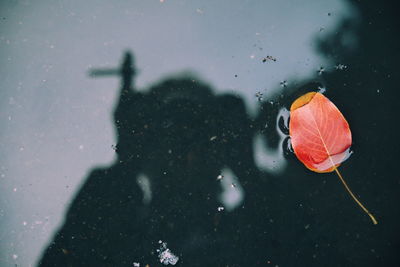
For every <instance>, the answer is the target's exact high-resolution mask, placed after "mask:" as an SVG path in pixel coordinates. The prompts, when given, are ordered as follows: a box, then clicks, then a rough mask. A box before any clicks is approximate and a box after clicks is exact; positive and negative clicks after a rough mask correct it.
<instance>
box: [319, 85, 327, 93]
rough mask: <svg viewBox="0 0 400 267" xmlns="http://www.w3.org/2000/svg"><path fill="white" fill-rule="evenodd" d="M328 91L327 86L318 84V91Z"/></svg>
mask: <svg viewBox="0 0 400 267" xmlns="http://www.w3.org/2000/svg"><path fill="white" fill-rule="evenodd" d="M325 92H326V87H325V86H318V93H321V94H323V93H325Z"/></svg>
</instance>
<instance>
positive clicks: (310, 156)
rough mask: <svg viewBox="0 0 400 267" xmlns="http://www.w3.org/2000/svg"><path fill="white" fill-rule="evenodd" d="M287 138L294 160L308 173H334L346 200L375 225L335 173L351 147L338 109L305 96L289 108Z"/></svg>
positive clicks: (323, 100)
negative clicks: (350, 200) (356, 206)
mask: <svg viewBox="0 0 400 267" xmlns="http://www.w3.org/2000/svg"><path fill="white" fill-rule="evenodd" d="M289 134H290V138H291V142H292V147H293V150H294V153H295V154H296V156H297V158H298V159H299V160H300V161H301V162H302V163H303V164H304V165H305V166H306V167H307V168H308V169H310V170H312V171H315V172H332V171H335V172H336V173H337V175H338V176H339V178H340V180H341V181H342V183H343V185H344V187H345V188H346V190H347V191H348V192H349V194H350V196H351V197H352V198H353V199H354V201H355V202H356V203H357V204H358V205H359V206H360V207H361V208H362V209H363V210H364V211H365V212H366V213H367V214H368V216H369V217H370V218H371V220H372V222H373V223H374V224H377V223H378V222H377V221H376V219H375V217H374V216H373V215H372V214H371V213H370V212H369V211H368V210H367V209H366V208H365V207H364V206H363V205H362V204H361V202H360V201H359V200H358V199H357V198H356V196H355V195H354V194H353V192H352V191H351V190H350V188H349V187H348V185H347V183H346V182H345V181H344V179H343V177H342V175H341V174H340V172H339V170H338V169H337V167H338V166H339V165H340V164H341V163H342V162H343V161H345V160H346V159H347V158H348V156H349V155H350V154H349V149H350V146H351V131H350V127H349V124H348V123H347V121H346V119H345V118H344V117H343V115H342V113H341V112H340V111H339V109H338V108H337V107H336V106H335V105H334V104H333V103H332V102H331V101H330V100H329V99H328V98H326V97H325V96H323V95H322V94H320V93H316V92H309V93H307V94H305V95H303V96H301V97H299V98H297V99H296V100H295V101H294V102H293V104H292V106H291V107H290V123H289Z"/></svg>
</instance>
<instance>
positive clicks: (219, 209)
mask: <svg viewBox="0 0 400 267" xmlns="http://www.w3.org/2000/svg"><path fill="white" fill-rule="evenodd" d="M224 209H225V208H224V207H218V208H217V210H218V211H223V210H224Z"/></svg>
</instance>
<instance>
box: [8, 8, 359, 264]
mask: <svg viewBox="0 0 400 267" xmlns="http://www.w3.org/2000/svg"><path fill="white" fill-rule="evenodd" d="M352 12H353V10H352V9H351V7H350V6H349V5H348V4H347V3H345V2H344V1H341V0H337V1H319V0H308V1H296V0H290V1H281V0H274V1H239V0H237V1H228V0H225V1H212V0H207V1H183V0H165V1H160V0H157V1H156V0H149V1H134V0H130V1H93V0H90V1H49V0H46V1H40V3H38V2H36V1H17V0H13V1H11V0H8V1H2V2H1V4H0V59H1V62H2V67H1V69H0V77H1V79H0V123H1V130H0V141H1V142H0V153H1V157H0V175H1V176H0V227H1V232H0V244H1V245H0V246H1V247H0V266H14V264H18V266H29V264H33V263H35V261H36V260H37V258H38V256H39V255H40V253H41V251H42V250H43V248H44V247H45V246H46V244H47V242H49V239H50V237H51V236H52V234H53V232H54V231H55V229H56V228H57V227H58V226H59V224H60V223H61V221H62V219H63V215H64V212H65V211H66V208H67V207H68V205H69V203H70V201H71V199H72V197H73V195H74V193H75V192H76V190H77V189H78V188H79V185H80V183H81V182H82V181H83V179H84V178H85V176H86V174H87V173H88V172H89V171H90V169H91V168H93V167H95V166H98V165H107V164H110V163H111V162H112V160H113V159H114V150H113V149H112V145H113V144H115V136H114V128H113V123H112V108H113V106H114V101H115V99H116V96H117V92H118V90H117V89H118V87H119V80H118V79H117V78H116V77H112V78H103V79H100V78H98V79H93V78H90V77H89V76H88V75H87V73H88V70H89V69H90V68H92V67H114V66H115V67H116V66H118V64H119V63H120V61H121V58H122V54H123V52H124V51H125V50H127V49H131V50H132V51H133V53H134V55H135V58H136V66H137V68H138V69H139V74H138V76H137V80H136V85H137V87H138V88H146V87H148V86H149V85H151V84H152V83H155V82H157V81H159V80H160V79H162V78H163V77H166V76H168V75H171V74H176V73H181V72H184V71H191V72H194V73H195V74H196V75H198V76H199V77H200V78H202V79H204V80H205V81H206V82H208V83H209V84H210V85H211V86H212V87H214V88H215V89H216V90H218V91H221V92H231V93H235V94H238V95H240V96H243V97H244V98H245V99H246V103H247V105H248V109H249V110H250V111H251V112H253V113H254V112H255V110H256V107H257V98H256V97H255V94H256V93H257V92H258V91H261V92H262V93H263V94H264V97H268V95H271V92H273V91H274V90H277V89H281V86H280V85H279V84H280V82H281V81H283V80H286V81H287V83H289V84H290V83H291V82H293V81H294V80H295V79H299V80H300V79H304V78H307V77H311V76H315V75H316V71H317V70H318V69H319V68H320V67H321V66H324V67H327V68H332V66H333V65H334V64H336V63H337V62H329V61H327V60H326V59H325V58H322V57H321V56H320V55H319V54H317V51H316V48H317V40H319V39H320V38H323V37H324V36H326V34H328V33H331V32H333V31H335V26H336V25H337V23H338V22H339V21H340V20H341V19H343V17H348V16H350V15H351V14H352ZM268 55H270V56H272V57H274V58H276V59H277V61H276V62H273V61H267V62H265V63H263V62H262V58H263V57H266V56H268ZM235 75H236V76H237V77H235Z"/></svg>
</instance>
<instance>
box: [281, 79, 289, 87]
mask: <svg viewBox="0 0 400 267" xmlns="http://www.w3.org/2000/svg"><path fill="white" fill-rule="evenodd" d="M280 85H281V86H282V87H287V85H288V84H287V81H286V80H283V81H281V82H280Z"/></svg>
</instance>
